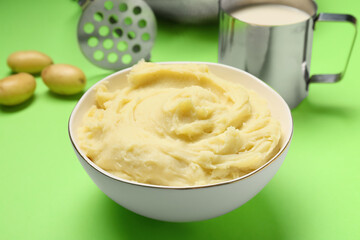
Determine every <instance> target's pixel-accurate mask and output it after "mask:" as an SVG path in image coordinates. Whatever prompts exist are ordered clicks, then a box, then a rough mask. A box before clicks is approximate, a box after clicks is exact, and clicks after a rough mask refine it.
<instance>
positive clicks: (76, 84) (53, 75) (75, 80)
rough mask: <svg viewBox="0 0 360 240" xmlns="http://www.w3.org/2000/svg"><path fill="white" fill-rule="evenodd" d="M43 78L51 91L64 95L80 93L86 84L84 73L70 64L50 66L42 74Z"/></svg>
mask: <svg viewBox="0 0 360 240" xmlns="http://www.w3.org/2000/svg"><path fill="white" fill-rule="evenodd" d="M41 77H42V79H43V81H44V83H45V84H46V85H47V86H48V87H49V88H50V90H51V91H53V92H54V93H57V94H62V95H72V94H75V93H79V92H81V91H82V90H83V89H84V88H85V84H86V77H85V74H84V73H83V71H81V70H80V69H79V68H77V67H74V66H72V65H68V64H53V65H50V66H48V67H47V68H45V69H44V70H43V71H42V72H41Z"/></svg>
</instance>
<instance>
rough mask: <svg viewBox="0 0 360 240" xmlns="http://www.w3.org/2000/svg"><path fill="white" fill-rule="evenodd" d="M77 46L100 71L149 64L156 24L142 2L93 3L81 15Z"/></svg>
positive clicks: (114, 0) (113, 0)
mask: <svg viewBox="0 0 360 240" xmlns="http://www.w3.org/2000/svg"><path fill="white" fill-rule="evenodd" d="M77 36H78V42H79V45H80V48H81V51H82V52H83V54H84V55H85V56H86V58H87V59H88V60H89V61H90V62H92V63H93V64H95V65H96V66H99V67H101V68H105V69H112V70H119V69H123V68H127V67H129V66H132V65H133V64H135V63H137V62H138V61H139V60H140V59H142V58H144V59H146V60H148V58H149V57H150V52H151V49H152V46H153V44H154V40H155V36H156V20H155V16H154V13H153V12H152V10H151V8H150V7H149V6H148V5H147V4H146V3H145V2H144V1H142V0H94V1H90V2H89V3H88V4H87V6H86V7H85V9H84V10H83V14H82V15H81V18H80V21H79V24H78V29H77Z"/></svg>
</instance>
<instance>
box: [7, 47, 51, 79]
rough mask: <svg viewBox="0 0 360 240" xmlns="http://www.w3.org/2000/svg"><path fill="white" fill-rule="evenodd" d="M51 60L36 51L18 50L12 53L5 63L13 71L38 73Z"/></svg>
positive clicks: (49, 63)
mask: <svg viewBox="0 0 360 240" xmlns="http://www.w3.org/2000/svg"><path fill="white" fill-rule="evenodd" d="M52 63H53V61H52V60H51V58H50V57H49V56H47V55H45V54H44V53H41V52H38V51H20V52H14V53H12V54H11V55H10V56H9V57H8V59H7V64H8V66H9V67H10V68H11V70H13V71H14V72H27V73H31V74H34V73H39V72H41V71H42V70H43V69H44V68H45V67H47V66H49V65H51V64H52Z"/></svg>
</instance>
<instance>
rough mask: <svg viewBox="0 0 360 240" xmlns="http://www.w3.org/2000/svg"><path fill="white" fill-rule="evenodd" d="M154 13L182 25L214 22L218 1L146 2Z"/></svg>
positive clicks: (157, 0)
mask: <svg viewBox="0 0 360 240" xmlns="http://www.w3.org/2000/svg"><path fill="white" fill-rule="evenodd" d="M146 2H147V3H148V4H149V5H150V7H151V8H152V9H153V10H154V12H155V13H156V14H158V15H160V16H163V17H166V18H168V19H171V20H174V21H177V22H182V23H203V22H207V21H211V20H216V18H217V16H218V6H219V3H218V0H146Z"/></svg>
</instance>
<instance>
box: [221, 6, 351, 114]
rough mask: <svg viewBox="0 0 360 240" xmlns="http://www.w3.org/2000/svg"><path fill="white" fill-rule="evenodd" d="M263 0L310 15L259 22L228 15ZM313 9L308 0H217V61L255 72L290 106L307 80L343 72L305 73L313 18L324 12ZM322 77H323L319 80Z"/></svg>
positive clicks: (300, 96)
mask: <svg viewBox="0 0 360 240" xmlns="http://www.w3.org/2000/svg"><path fill="white" fill-rule="evenodd" d="M264 3H278V4H284V5H288V6H291V7H295V8H298V9H301V10H303V11H305V12H307V13H308V14H309V15H310V16H311V17H310V18H309V19H308V20H306V21H303V22H299V23H295V24H288V25H281V26H262V25H254V24H249V23H246V22H243V21H240V20H238V19H236V18H234V17H232V16H231V12H233V11H234V10H237V9H239V8H241V7H245V6H249V5H253V4H264ZM316 11H317V6H316V4H315V2H313V1H312V0H303V1H298V0H237V1H231V0H220V9H219V18H220V20H219V21H220V29H219V56H218V60H219V62H220V63H224V64H228V65H231V66H234V67H237V68H240V69H243V70H245V71H247V72H249V73H251V74H253V75H255V76H257V77H258V78H260V79H261V80H263V81H264V82H266V83H268V84H269V85H270V86H271V87H273V88H274V89H275V90H276V91H277V92H278V93H279V94H280V95H281V96H282V97H283V98H284V99H285V101H286V102H287V103H288V105H289V106H290V108H294V107H296V106H297V105H298V104H299V103H300V102H301V101H302V100H303V99H304V98H305V97H306V96H307V95H308V84H309V83H310V82H331V79H336V81H337V80H338V79H340V78H341V77H342V76H343V74H339V76H338V75H336V74H335V75H331V74H328V75H315V76H313V77H310V75H309V73H310V63H311V51H312V39H313V31H314V29H313V27H314V21H316V20H317V19H318V21H320V20H321V19H322V18H321V16H325V15H321V14H320V15H319V16H320V18H316ZM326 16H327V17H328V16H329V15H326ZM348 16H349V15H348ZM327 19H328V18H327ZM337 19H338V21H341V18H340V19H339V18H337ZM351 19H355V18H354V17H352V18H351ZM332 21H333V19H332ZM353 23H354V24H355V22H353ZM310 79H311V80H310ZM324 79H326V81H321V80H324ZM333 82H335V80H334V81H333Z"/></svg>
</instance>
